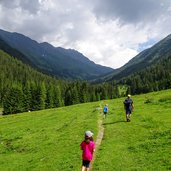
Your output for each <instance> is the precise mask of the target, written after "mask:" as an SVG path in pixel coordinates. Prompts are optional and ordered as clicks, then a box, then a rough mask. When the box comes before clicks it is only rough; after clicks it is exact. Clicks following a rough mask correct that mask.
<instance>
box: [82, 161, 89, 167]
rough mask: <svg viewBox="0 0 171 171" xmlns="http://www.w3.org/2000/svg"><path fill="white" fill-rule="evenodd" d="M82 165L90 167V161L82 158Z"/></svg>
mask: <svg viewBox="0 0 171 171" xmlns="http://www.w3.org/2000/svg"><path fill="white" fill-rule="evenodd" d="M83 166H84V167H87V168H89V167H90V161H89V160H83Z"/></svg>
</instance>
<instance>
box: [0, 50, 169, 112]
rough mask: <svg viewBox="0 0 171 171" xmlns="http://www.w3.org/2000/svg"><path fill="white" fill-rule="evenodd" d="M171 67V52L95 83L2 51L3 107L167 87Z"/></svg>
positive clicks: (22, 108)
mask: <svg viewBox="0 0 171 171" xmlns="http://www.w3.org/2000/svg"><path fill="white" fill-rule="evenodd" d="M170 66H171V53H169V54H167V55H165V56H163V57H162V58H161V59H160V60H158V61H157V62H156V63H155V64H153V65H152V66H150V67H147V68H144V70H142V71H137V72H136V73H134V74H132V75H129V76H127V77H125V78H121V79H120V80H117V81H116V80H113V81H110V82H102V83H99V84H92V83H90V82H86V81H78V80H77V81H68V80H59V79H57V78H56V77H51V76H48V75H45V74H42V73H40V72H38V71H36V70H34V69H33V68H31V67H30V66H29V65H26V64H23V63H22V62H21V61H19V60H18V59H16V58H14V57H11V56H9V55H8V54H7V53H5V52H3V51H0V70H1V72H0V107H1V108H3V114H14V113H21V112H26V111H35V110H42V109H49V108H56V107H61V106H68V105H73V104H79V103H85V102H93V101H99V100H104V99H113V98H116V97H120V96H125V95H126V94H127V93H131V94H141V93H147V92H152V91H159V90H164V89H168V88H171V67H170ZM123 87H124V91H123V90H121V88H123Z"/></svg>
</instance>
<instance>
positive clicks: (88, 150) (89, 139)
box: [80, 131, 95, 171]
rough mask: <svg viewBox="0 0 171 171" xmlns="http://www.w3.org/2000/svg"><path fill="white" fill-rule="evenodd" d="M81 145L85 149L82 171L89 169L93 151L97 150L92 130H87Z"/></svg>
mask: <svg viewBox="0 0 171 171" xmlns="http://www.w3.org/2000/svg"><path fill="white" fill-rule="evenodd" d="M80 147H81V150H82V151H83V152H82V167H81V171H89V169H90V162H91V160H92V159H93V152H94V151H95V142H94V140H93V133H92V132H91V131H86V132H85V137H84V141H82V143H81V144H80Z"/></svg>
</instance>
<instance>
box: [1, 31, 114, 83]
mask: <svg viewBox="0 0 171 171" xmlns="http://www.w3.org/2000/svg"><path fill="white" fill-rule="evenodd" d="M0 38H1V39H2V40H3V41H5V42H6V43H7V44H8V45H9V46H10V47H11V48H13V49H16V50H17V51H19V52H21V53H22V54H23V55H24V56H25V57H26V58H27V59H28V60H29V61H31V62H32V64H33V65H34V66H36V67H37V68H38V69H39V70H42V71H44V72H47V73H49V74H50V75H52V76H59V77H61V78H64V79H80V80H90V79H93V78H96V77H97V76H100V75H103V74H105V73H108V72H111V71H113V70H114V69H112V68H110V67H105V66H101V65H98V64H95V63H94V62H93V61H90V60H89V59H88V58H87V57H85V56H84V55H83V54H81V53H80V52H78V51H76V50H72V49H64V48H61V47H54V46H53V45H51V44H49V43H47V42H43V43H38V42H37V41H35V40H32V39H30V38H29V37H27V36H24V35H22V34H20V33H16V32H15V33H10V32H6V31H3V30H0ZM2 50H3V49H2Z"/></svg>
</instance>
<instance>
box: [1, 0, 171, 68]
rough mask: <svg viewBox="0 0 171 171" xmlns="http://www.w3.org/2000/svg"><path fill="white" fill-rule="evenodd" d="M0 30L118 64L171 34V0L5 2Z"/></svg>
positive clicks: (116, 66)
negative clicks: (20, 34)
mask: <svg viewBox="0 0 171 171" xmlns="http://www.w3.org/2000/svg"><path fill="white" fill-rule="evenodd" d="M0 28H1V29H3V30H6V31H10V32H18V33H22V34H24V35H26V36H28V37H30V38H32V39H34V40H36V41H38V42H44V41H46V42H48V43H50V44H52V45H54V46H55V47H58V46H60V47H63V48H71V49H75V50H77V51H79V52H81V53H83V54H84V55H85V56H86V57H88V58H89V59H90V60H92V61H94V62H95V63H97V64H101V65H104V66H110V67H112V68H118V67H121V66H122V65H124V64H125V63H126V62H128V61H129V60H130V59H131V58H133V57H134V56H135V55H137V54H138V53H139V52H141V51H142V50H144V49H146V48H148V47H151V46H152V45H154V44H155V43H156V42H158V41H160V40H161V39H163V38H164V37H166V36H167V35H168V34H171V0H0Z"/></svg>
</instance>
